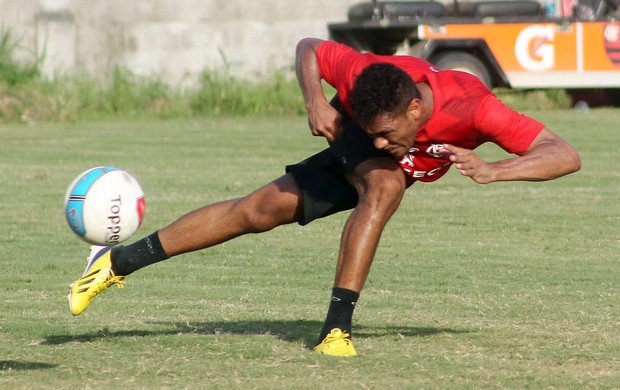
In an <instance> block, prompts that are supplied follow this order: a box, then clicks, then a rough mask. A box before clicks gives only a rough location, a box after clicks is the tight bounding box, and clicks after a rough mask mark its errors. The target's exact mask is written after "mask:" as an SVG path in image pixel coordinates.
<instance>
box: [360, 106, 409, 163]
mask: <svg viewBox="0 0 620 390" xmlns="http://www.w3.org/2000/svg"><path fill="white" fill-rule="evenodd" d="M418 127H419V126H418V123H417V121H416V120H414V119H413V118H411V115H410V112H406V113H405V114H403V115H399V116H392V115H389V114H379V115H377V116H376V117H375V118H374V119H373V121H372V122H371V123H370V125H369V126H368V128H367V129H366V133H367V134H368V135H369V136H370V137H371V138H372V139H373V142H374V145H375V148H377V149H380V150H385V151H386V152H388V153H390V154H391V155H392V156H394V157H395V158H399V157H402V156H404V155H405V154H406V153H407V152H408V151H409V149H410V148H411V147H412V146H413V142H414V140H415V135H416V133H417V131H418Z"/></svg>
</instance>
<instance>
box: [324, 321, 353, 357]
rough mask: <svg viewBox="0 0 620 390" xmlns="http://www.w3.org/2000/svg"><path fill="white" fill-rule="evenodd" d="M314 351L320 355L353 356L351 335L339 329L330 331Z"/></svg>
mask: <svg viewBox="0 0 620 390" xmlns="http://www.w3.org/2000/svg"><path fill="white" fill-rule="evenodd" d="M314 350H315V351H316V352H318V353H320V354H322V355H331V356H355V355H357V352H355V348H353V342H352V341H351V335H349V333H347V332H346V331H344V332H343V331H342V330H340V329H339V328H334V329H332V330H331V331H330V332H329V334H328V335H327V336H325V338H324V339H323V341H321V343H320V344H319V345H317V346H316V347H314Z"/></svg>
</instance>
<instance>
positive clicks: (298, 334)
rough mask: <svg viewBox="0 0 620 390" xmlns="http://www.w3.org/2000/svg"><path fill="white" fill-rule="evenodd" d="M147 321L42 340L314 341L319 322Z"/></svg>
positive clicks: (360, 329) (422, 331)
mask: <svg viewBox="0 0 620 390" xmlns="http://www.w3.org/2000/svg"><path fill="white" fill-rule="evenodd" d="M148 324H151V325H156V326H162V327H164V328H163V329H145V330H116V331H112V330H109V329H107V328H103V329H100V330H99V331H96V332H90V333H84V334H78V335H68V334H63V335H50V336H47V337H46V338H45V340H44V341H43V343H42V344H47V345H58V344H65V343H69V342H84V343H88V342H93V341H97V340H103V339H106V338H121V337H149V336H166V335H183V334H202V335H212V334H235V335H273V336H276V337H278V338H279V339H281V340H284V341H290V342H299V341H301V342H303V343H304V344H306V345H314V344H315V343H316V338H317V337H318V334H319V332H320V330H321V327H322V326H323V322H319V321H305V320H298V321H277V320H276V321H231V322H228V321H214V322H187V323H186V322H174V321H160V322H149V323H148ZM469 332H470V330H466V329H450V328H436V327H408V326H378V327H377V326H361V325H357V326H355V327H354V329H353V337H354V338H374V337H383V336H390V335H400V336H403V337H428V336H432V335H436V334H442V333H452V334H458V333H469Z"/></svg>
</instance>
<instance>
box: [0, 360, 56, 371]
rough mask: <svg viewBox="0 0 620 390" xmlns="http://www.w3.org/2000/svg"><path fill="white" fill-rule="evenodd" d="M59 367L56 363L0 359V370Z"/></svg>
mask: <svg viewBox="0 0 620 390" xmlns="http://www.w3.org/2000/svg"><path fill="white" fill-rule="evenodd" d="M55 367H57V365H56V364H49V363H41V362H20V361H18V360H0V371H11V370H14V371H26V370H44V369H50V368H55Z"/></svg>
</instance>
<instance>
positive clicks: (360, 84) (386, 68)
mask: <svg viewBox="0 0 620 390" xmlns="http://www.w3.org/2000/svg"><path fill="white" fill-rule="evenodd" d="M349 96H350V100H351V106H352V108H353V117H354V118H355V121H356V122H357V123H358V124H359V125H360V126H361V127H362V128H367V127H368V126H369V125H370V123H371V122H372V120H373V119H374V118H375V117H377V115H380V114H387V115H389V116H399V115H403V114H404V113H405V112H406V111H407V109H408V107H409V103H411V101H412V100H413V99H419V98H420V91H419V90H418V88H416V86H415V83H414V82H413V80H412V79H411V77H410V76H409V75H408V74H407V73H405V71H403V70H402V69H400V68H398V67H397V66H395V65H392V64H389V63H385V62H381V63H377V64H372V65H369V66H368V67H367V68H365V69H364V70H363V71H362V73H360V75H359V76H358V77H357V79H356V80H355V83H354V85H353V89H352V90H351V93H350V95H349Z"/></svg>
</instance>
